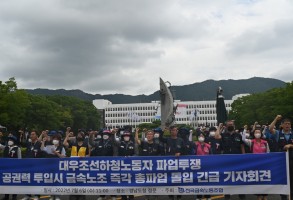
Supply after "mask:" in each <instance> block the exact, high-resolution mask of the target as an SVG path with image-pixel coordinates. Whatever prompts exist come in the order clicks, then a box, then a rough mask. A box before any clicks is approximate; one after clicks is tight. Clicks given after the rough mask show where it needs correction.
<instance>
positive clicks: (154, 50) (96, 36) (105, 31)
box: [0, 0, 293, 95]
mask: <svg viewBox="0 0 293 200" xmlns="http://www.w3.org/2000/svg"><path fill="white" fill-rule="evenodd" d="M0 26H1V28H0V38H1V39H0V80H1V81H2V82H5V81H7V80H8V79H9V78H10V77H15V79H16V82H17V84H18V88H21V89H35V88H48V89H61V88H63V89H80V90H82V91H84V92H87V93H92V94H117V93H119V94H121V93H122V94H129V95H140V94H145V95H149V94H152V93H153V92H155V91H157V90H159V78H160V77H161V78H162V79H163V80H164V81H169V82H170V83H171V84H172V85H176V86H179V85H189V84H192V83H198V82H202V81H205V80H208V79H213V80H227V79H235V80H238V79H248V78H251V77H266V78H275V79H279V80H282V81H285V82H291V81H292V80H293V78H292V77H293V1H291V0H277V1H276V0H225V1H219V0H106V1H105V0H104V1H101V0H67V1H66V0H63V1H61V0H42V1H39V0H23V1H19V0H9V1H0Z"/></svg>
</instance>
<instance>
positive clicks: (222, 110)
mask: <svg viewBox="0 0 293 200" xmlns="http://www.w3.org/2000/svg"><path fill="white" fill-rule="evenodd" d="M222 93H223V89H222V88H221V87H219V88H218V90H217V101H216V113H217V124H218V125H219V124H220V123H225V122H226V121H227V118H228V117H227V110H226V106H225V102H224V96H223V95H222Z"/></svg>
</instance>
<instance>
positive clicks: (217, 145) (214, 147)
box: [205, 127, 222, 154]
mask: <svg viewBox="0 0 293 200" xmlns="http://www.w3.org/2000/svg"><path fill="white" fill-rule="evenodd" d="M216 130H217V128H216V127H211V128H210V129H209V135H208V137H205V142H206V143H208V144H209V145H211V152H212V154H221V153H222V142H221V140H220V139H216V138H215V136H216Z"/></svg>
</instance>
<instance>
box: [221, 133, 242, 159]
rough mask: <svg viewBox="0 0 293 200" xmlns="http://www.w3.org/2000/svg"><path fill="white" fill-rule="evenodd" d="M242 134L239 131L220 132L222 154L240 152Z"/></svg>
mask: <svg viewBox="0 0 293 200" xmlns="http://www.w3.org/2000/svg"><path fill="white" fill-rule="evenodd" d="M242 144H243V141H242V136H241V134H239V133H235V132H234V133H233V134H230V133H229V132H225V133H222V145H223V146H222V147H223V154H242V151H241V145H242Z"/></svg>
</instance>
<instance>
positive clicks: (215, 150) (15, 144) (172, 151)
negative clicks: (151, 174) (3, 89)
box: [0, 115, 293, 200]
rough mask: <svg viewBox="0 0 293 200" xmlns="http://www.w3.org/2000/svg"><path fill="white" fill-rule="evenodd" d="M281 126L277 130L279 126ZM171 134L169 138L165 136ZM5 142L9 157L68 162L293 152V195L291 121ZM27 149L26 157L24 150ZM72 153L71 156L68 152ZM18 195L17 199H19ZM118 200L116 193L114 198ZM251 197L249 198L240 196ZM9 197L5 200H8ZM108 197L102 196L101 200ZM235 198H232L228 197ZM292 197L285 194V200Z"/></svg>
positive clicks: (81, 198)
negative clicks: (90, 158) (75, 158)
mask: <svg viewBox="0 0 293 200" xmlns="http://www.w3.org/2000/svg"><path fill="white" fill-rule="evenodd" d="M279 121H281V125H280V127H278V128H276V124H277V122H279ZM166 131H167V132H169V134H168V135H170V136H169V137H166V135H165V134H164V133H166ZM1 136H2V134H1V133H0V139H2V141H1V144H0V149H3V157H5V158H22V157H24V158H44V157H46V158H56V157H57V158H63V157H66V156H79V157H85V156H135V155H137V156H163V155H171V156H182V155H210V154H244V153H269V152H280V151H289V158H290V166H291V167H290V182H291V184H290V187H291V188H290V191H291V194H292V186H293V182H292V180H293V178H292V177H293V164H292V162H293V153H292V152H293V134H292V129H291V121H290V120H289V119H283V118H282V116H281V115H277V116H276V117H275V119H274V120H273V121H272V123H271V124H269V125H260V124H258V123H257V122H256V123H254V124H253V125H252V126H247V125H245V126H243V127H242V128H240V129H236V128H235V124H234V121H233V120H229V121H227V122H226V123H225V125H224V124H219V126H217V127H203V126H202V127H199V128H197V129H196V130H190V129H188V128H178V127H176V126H172V127H169V128H168V129H166V130H162V129H161V128H156V129H153V130H146V129H143V130H140V129H139V128H136V130H135V133H134V134H132V127H130V126H126V127H124V128H119V129H113V130H108V129H102V130H100V131H93V130H87V131H83V130H79V131H78V132H77V133H76V134H74V132H72V130H71V128H70V127H68V128H67V130H66V132H65V134H63V132H60V131H59V132H58V131H48V130H45V131H42V132H41V134H40V135H39V136H38V134H37V132H36V131H31V132H28V131H20V132H19V135H18V137H16V136H15V135H13V134H9V135H8V136H7V137H6V139H3V138H4V137H1ZM21 145H24V146H25V147H26V151H25V153H24V154H23V155H22V154H21V151H20V146H21ZM66 152H70V153H66ZM16 198H17V195H16V194H13V195H12V200H16ZM111 198H112V200H115V199H116V196H115V195H112V196H111ZM121 198H122V200H127V199H133V198H134V196H132V195H123V196H121ZM151 198H153V199H158V196H150V195H147V196H145V199H146V200H149V199H151ZM181 198H182V197H181V196H178V195H177V196H169V199H172V200H173V199H181ZM202 198H206V199H211V196H210V195H204V196H202V195H197V196H196V199H202ZM239 198H240V199H245V198H246V196H245V194H239ZM8 199H9V194H5V195H4V197H3V199H2V200H8ZM28 199H35V200H37V199H39V195H29V194H28V195H26V196H25V197H24V198H23V199H22V200H28ZM50 199H51V200H60V197H59V196H55V195H53V196H51V198H50ZM85 199H86V196H85V195H70V200H85ZM103 199H105V196H102V195H101V196H98V200H103ZM225 199H230V195H225ZM257 199H258V200H261V199H263V200H266V199H267V195H266V194H257ZM285 199H287V196H286V195H281V200H285Z"/></svg>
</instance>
